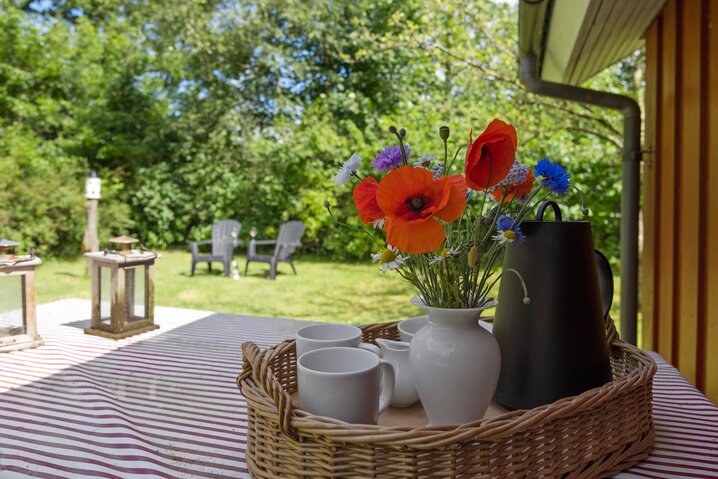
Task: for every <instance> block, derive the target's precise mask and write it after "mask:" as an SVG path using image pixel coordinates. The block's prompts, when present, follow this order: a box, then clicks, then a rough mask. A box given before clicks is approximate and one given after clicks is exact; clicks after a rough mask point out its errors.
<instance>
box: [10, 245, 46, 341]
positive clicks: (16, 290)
mask: <svg viewBox="0 0 718 479" xmlns="http://www.w3.org/2000/svg"><path fill="white" fill-rule="evenodd" d="M19 245H20V243H16V242H14V241H9V240H5V239H0V352H6V351H16V350H19V349H27V348H34V347H36V346H40V345H42V338H40V336H39V335H38V334H37V323H36V317H35V267H36V266H37V265H39V264H40V263H42V261H40V258H38V257H37V256H35V255H34V254H30V255H24V256H22V255H17V254H15V248H16V247H17V246H19Z"/></svg>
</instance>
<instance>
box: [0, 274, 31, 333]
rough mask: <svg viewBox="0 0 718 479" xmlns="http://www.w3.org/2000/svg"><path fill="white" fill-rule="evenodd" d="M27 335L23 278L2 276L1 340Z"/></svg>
mask: <svg viewBox="0 0 718 479" xmlns="http://www.w3.org/2000/svg"><path fill="white" fill-rule="evenodd" d="M17 334H25V321H24V319H23V313H22V277H21V276H5V275H0V338H3V337H7V336H15V335H17Z"/></svg>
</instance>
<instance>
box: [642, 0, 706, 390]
mask: <svg viewBox="0 0 718 479" xmlns="http://www.w3.org/2000/svg"><path fill="white" fill-rule="evenodd" d="M645 36H646V102H645V104H646V112H645V113H646V136H645V142H646V147H647V149H648V150H649V153H648V154H647V155H646V162H645V164H644V170H643V171H644V178H643V188H644V191H643V218H644V225H643V226H644V230H643V256H642V269H641V271H642V312H643V326H642V327H643V347H645V348H647V349H655V350H657V351H658V352H659V353H660V354H661V355H662V356H663V357H665V358H666V359H667V360H668V361H670V362H671V363H673V364H674V365H676V366H677V367H678V368H679V369H680V370H681V372H682V373H683V374H684V375H685V376H686V377H687V378H688V379H689V380H690V381H691V382H693V383H694V384H695V385H696V386H697V387H698V388H699V389H701V390H702V391H704V392H705V393H706V394H707V395H708V396H709V397H710V398H711V399H712V400H713V401H714V402H718V248H716V246H718V65H717V63H718V0H669V1H668V2H667V3H666V5H665V7H664V9H663V11H662V12H661V14H660V15H659V16H658V17H657V18H656V19H655V20H654V22H653V23H652V25H651V26H650V27H649V29H648V31H647V32H646V35H645Z"/></svg>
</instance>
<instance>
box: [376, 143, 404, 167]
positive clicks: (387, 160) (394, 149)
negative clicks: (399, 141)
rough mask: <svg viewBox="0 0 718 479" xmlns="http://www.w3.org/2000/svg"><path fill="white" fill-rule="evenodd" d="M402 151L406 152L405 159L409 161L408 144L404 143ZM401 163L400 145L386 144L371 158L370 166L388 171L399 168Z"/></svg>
mask: <svg viewBox="0 0 718 479" xmlns="http://www.w3.org/2000/svg"><path fill="white" fill-rule="evenodd" d="M404 151H405V152H406V161H407V162H408V161H409V154H410V153H411V150H410V149H409V147H408V146H406V145H404ZM402 164H403V160H402V158H401V147H400V146H396V145H395V146H388V147H386V148H384V149H383V150H382V151H380V152H379V154H378V155H376V156H375V157H374V159H373V160H371V166H373V167H374V169H375V170H377V171H390V170H395V169H397V168H399V167H400V166H401V165H402Z"/></svg>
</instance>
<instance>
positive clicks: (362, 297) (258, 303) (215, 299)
mask: <svg viewBox="0 0 718 479" xmlns="http://www.w3.org/2000/svg"><path fill="white" fill-rule="evenodd" d="M237 260H238V261H239V266H240V273H242V277H241V278H240V279H239V280H238V281H234V280H232V279H231V278H230V279H228V278H225V277H224V276H222V274H221V268H220V265H219V264H218V263H217V264H215V267H214V268H213V272H212V273H209V272H208V271H207V268H206V265H198V266H197V274H196V275H195V276H194V277H191V276H190V274H189V270H190V254H189V253H186V252H180V251H166V252H163V253H162V257H161V258H160V259H159V260H158V261H157V266H156V279H155V281H156V295H157V298H156V304H157V305H160V306H175V307H181V308H190V309H204V310H210V311H219V312H223V313H238V314H249V315H256V316H271V317H281V318H295V319H307V320H314V321H331V322H342V323H354V324H367V323H378V322H384V321H394V320H401V319H405V318H407V317H409V316H417V315H420V314H423V312H422V310H420V309H418V308H415V307H413V306H411V305H410V304H409V298H410V297H411V296H412V294H413V292H412V289H411V288H410V287H409V286H408V285H406V284H404V283H403V282H402V281H401V279H400V278H399V277H398V276H397V275H396V274H393V273H392V272H387V273H386V274H382V273H381V271H380V269H379V266H378V265H376V264H371V263H370V262H369V261H367V262H366V263H340V262H332V261H327V260H323V259H321V258H313V257H308V256H306V255H302V256H299V258H298V259H297V260H296V266H297V272H298V273H299V274H297V275H296V276H295V275H294V274H293V273H292V271H291V268H290V267H289V266H288V265H280V266H279V272H280V274H279V275H278V276H277V279H276V280H275V281H270V280H269V279H267V269H268V268H267V265H264V264H260V263H253V264H252V265H251V266H250V269H249V274H248V275H247V276H244V274H243V273H244V257H241V256H240V257H237ZM619 290H620V283H619V281H618V278H616V294H615V296H614V304H613V308H612V312H613V314H614V317H615V316H617V314H618V292H619ZM37 296H38V301H39V302H41V303H44V302H49V301H56V300H59V299H64V298H86V299H89V298H90V280H89V278H88V277H86V276H85V263H84V259H82V258H78V259H75V260H72V261H47V262H45V263H44V264H42V265H41V266H40V268H39V270H38V274H37ZM487 314H491V312H487ZM617 326H618V324H617Z"/></svg>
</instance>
